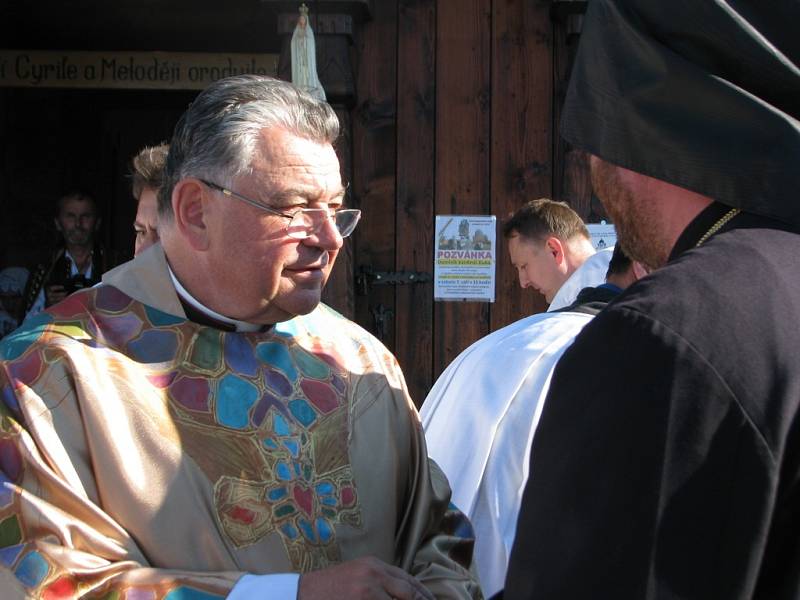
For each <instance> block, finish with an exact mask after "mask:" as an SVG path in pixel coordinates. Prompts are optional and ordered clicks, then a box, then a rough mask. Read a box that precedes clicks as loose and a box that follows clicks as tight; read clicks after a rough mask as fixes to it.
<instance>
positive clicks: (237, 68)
mask: <svg viewBox="0 0 800 600" xmlns="http://www.w3.org/2000/svg"><path fill="white" fill-rule="evenodd" d="M277 70H278V55H277V54H237V53H200V52H98V51H93V52H84V51H78V50H69V51H65V52H58V51H51V50H46V51H41V50H30V51H29V50H0V87H28V88H29V87H42V88H53V87H57V88H127V89H168V90H200V89H203V88H205V87H206V86H207V85H208V84H210V83H211V82H212V81H216V80H217V79H222V78H224V77H230V76H231V75H242V74H245V73H253V74H257V75H271V76H275V74H276V73H277Z"/></svg>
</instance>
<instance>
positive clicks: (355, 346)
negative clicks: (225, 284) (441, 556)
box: [0, 285, 472, 598]
mask: <svg viewBox="0 0 800 600" xmlns="http://www.w3.org/2000/svg"><path fill="white" fill-rule="evenodd" d="M26 325H27V326H26V327H25V328H23V329H21V330H19V331H18V332H17V333H15V334H13V335H12V336H10V337H8V338H6V339H5V340H4V341H3V343H2V345H0V358H2V359H3V360H4V361H5V363H4V367H5V368H4V370H0V386H2V387H0V389H2V395H3V396H2V397H3V401H4V406H3V405H0V406H2V410H3V411H4V415H3V416H4V418H3V429H2V431H0V461H2V462H0V466H1V467H2V472H3V473H5V475H6V478H7V480H8V481H10V482H11V483H12V484H13V486H6V487H4V488H0V489H1V490H3V491H2V492H0V566H5V567H6V568H7V569H9V570H10V571H12V572H13V573H14V574H15V575H16V578H17V580H18V581H20V582H22V583H23V584H24V586H25V587H27V588H31V589H35V590H39V591H42V590H45V591H46V590H52V591H53V593H55V592H58V591H59V590H73V592H74V593H75V594H77V593H78V592H82V591H86V590H88V589H90V590H92V591H93V592H95V593H97V592H100V591H102V590H104V589H107V590H108V593H109V594H110V595H109V598H111V597H114V596H113V594H119V593H122V592H124V591H125V590H134V589H135V590H138V591H140V592H142V593H143V592H144V591H145V590H149V591H150V592H152V593H153V595H152V596H148V598H150V597H152V598H172V597H175V598H177V597H180V598H195V597H197V598H205V597H220V596H222V597H224V595H225V594H226V593H227V591H228V590H229V589H230V587H231V586H232V585H233V584H234V583H235V581H236V580H237V579H238V577H239V576H240V575H241V574H242V572H251V573H270V572H289V571H292V572H306V571H309V570H314V569H319V568H324V567H326V566H330V565H333V564H336V563H339V562H341V561H342V560H347V559H350V558H354V557H355V556H360V555H364V554H374V555H376V556H379V557H381V558H382V559H383V560H386V561H387V562H390V563H395V564H398V563H405V565H404V568H407V569H408V568H411V569H413V568H414V567H413V565H414V563H415V560H416V558H415V557H414V555H415V554H424V552H423V553H420V550H422V548H423V547H424V546H425V544H422V543H420V542H422V538H421V536H429V535H430V532H425V531H423V530H419V531H411V532H405V533H404V532H403V530H402V528H403V527H405V528H408V525H407V524H405V523H404V521H408V523H410V524H411V529H412V530H414V529H418V526H417V525H414V523H415V522H417V521H419V522H420V523H421V522H423V521H424V520H427V519H428V518H429V516H428V515H429V514H431V510H434V513H436V511H438V512H439V514H440V515H444V510H445V508H444V507H446V498H438V497H437V494H434V493H432V490H431V489H430V485H431V483H430V479H429V478H430V474H429V472H428V471H427V459H424V460H423V464H424V468H423V469H422V470H420V468H419V463H417V464H414V463H415V461H416V459H418V457H419V448H417V447H416V444H417V442H416V441H415V438H416V437H419V438H421V432H419V431H418V429H419V427H418V423H416V422H415V415H413V413H409V412H407V409H406V407H403V410H402V411H400V413H399V414H401V415H402V414H403V413H406V414H405V415H404V416H403V418H402V419H400V420H399V421H397V422H396V423H395V425H394V426H393V427H396V428H397V432H398V434H399V435H398V438H399V443H398V441H397V440H395V441H393V443H392V444H388V452H387V447H386V446H387V445H386V444H385V440H386V438H387V437H388V436H387V435H386V434H384V435H382V436H381V437H380V439H381V440H383V441H384V443H383V446H384V447H379V446H376V442H375V441H373V439H372V438H371V437H370V436H372V435H374V433H373V430H375V429H376V428H375V423H376V422H378V423H382V422H385V423H387V424H389V423H391V419H393V418H394V415H395V414H397V413H398V408H399V407H398V404H400V405H404V404H410V401H409V400H408V398H407V395H406V393H405V388H404V384H403V382H402V375H401V374H400V372H399V369H398V368H397V366H396V361H394V359H393V357H391V355H390V354H389V353H388V352H387V351H386V350H385V349H383V348H382V346H380V345H377V346H376V345H375V344H374V343H373V342H371V341H370V339H368V338H369V334H367V333H366V332H363V330H361V329H360V328H358V327H357V326H355V325H354V324H352V323H350V322H349V321H347V320H346V319H344V318H343V317H341V316H340V315H338V314H337V313H335V312H334V311H332V310H330V309H328V308H327V307H324V306H320V307H318V308H317V309H316V310H315V311H314V312H313V313H311V314H310V315H307V316H304V317H298V318H295V319H293V320H291V321H288V322H285V323H281V324H277V325H275V326H273V328H272V329H271V330H270V331H267V332H256V333H237V332H225V331H221V330H218V329H214V328H212V327H208V326H204V325H199V324H197V323H194V322H191V321H188V320H186V319H185V318H183V317H181V316H176V315H173V314H170V313H167V312H164V311H162V310H159V309H157V308H154V307H153V306H150V305H148V304H145V303H143V302H140V301H138V300H134V299H133V298H132V297H131V296H129V295H127V294H126V293H124V292H123V291H121V290H120V289H118V288H116V287H112V286H111V285H104V286H100V287H97V288H93V289H90V290H87V291H86V292H81V293H78V294H74V295H72V296H70V297H69V298H68V299H67V300H65V301H64V302H62V303H60V304H58V305H56V306H54V307H52V308H51V309H50V310H48V312H47V313H43V314H42V315H40V316H38V317H36V318H35V320H30V321H28V323H27V324H26ZM398 399H399V400H400V402H398ZM387 402H388V404H387ZM381 404H385V405H386V407H385V408H388V409H389V410H388V412H387V413H386V414H383V411H384V410H385V408H382V407H381ZM387 416H388V417H390V420H388V421H387ZM408 417H411V418H410V419H409V418H408ZM376 419H377V420H376ZM362 422H363V426H362V425H360V423H362ZM354 423H356V425H354ZM22 427H25V429H23V428H22ZM28 433H29V434H30V437H28ZM375 433H380V430H376V431H375ZM31 440H32V441H33V444H31ZM359 440H361V442H359ZM34 444H35V448H30V446H31V445H34ZM364 445H366V446H373V447H375V448H376V450H375V455H374V456H362V454H363V452H359V458H358V465H360V466H358V467H357V469H360V471H359V472H360V473H361V475H360V478H359V476H356V470H357V469H356V468H354V465H353V463H352V461H351V453H352V452H353V448H361V447H364ZM422 449H423V450H424V445H423V446H422ZM398 450H400V451H399V452H398ZM421 456H423V457H424V456H425V454H424V452H423V453H422V454H421ZM408 458H411V459H412V460H411V462H409V460H408ZM373 462H374V467H372V466H371V463H373ZM364 465H368V468H367V469H365V468H364ZM371 468H374V469H375V472H368V469H371ZM389 469H394V470H395V471H396V472H392V471H391V470H389ZM386 473H389V475H388V476H387V475H386ZM420 475H421V476H423V477H424V478H425V479H427V480H428V482H429V483H428V484H427V485H426V486H423V487H424V488H426V489H427V492H424V493H423V494H422V495H420V493H419V492H417V491H414V490H413V489H412V491H411V493H412V496H410V497H408V498H404V496H406V495H408V494H409V493H410V492H409V490H408V489H407V488H408V487H409V483H411V484H413V482H414V481H416V479H417V478H418V477H419V476H420ZM0 476H2V475H0ZM413 485H420V483H419V482H417V483H416V484H413ZM16 486H18V488H21V489H26V490H36V491H35V492H34V493H35V495H36V496H40V497H41V498H42V505H41V506H38V505H37V506H36V507H34V508H31V507H30V506H28V505H27V503H26V502H25V501H24V495H23V496H20V494H19V493H15V492H11V491H9V490H11V489H14V487H16ZM363 486H366V489H367V490H368V493H367V495H368V497H369V498H370V499H369V504H370V506H371V507H372V508H371V509H370V511H369V512H368V513H367V514H366V515H365V513H364V510H363V501H362V496H363V493H362V487H363ZM378 499H381V500H382V501H377V500H378ZM420 500H424V502H423V504H426V506H423V505H422V504H420V505H419V506H416V505H417V504H418V502H419V501H420ZM432 501H433V504H432V503H431V502H432ZM439 505H443V506H439ZM65 506H66V510H64V507H65ZM417 510H419V511H420V512H419V513H417ZM62 512H66V514H62ZM398 513H399V514H398ZM43 516H44V518H45V520H51V521H52V524H50V525H49V526H48V527H45V528H44V529H45V530H46V531H44V532H42V531H38V530H37V525H36V523H35V520H36V519H42V518H43ZM451 518H452V517H451ZM381 527H382V528H383V529H385V530H383V531H382V530H381ZM399 533H400V535H398V534H399ZM342 536H344V537H342ZM43 538H50V539H49V542H50V544H52V545H53V547H57V546H59V545H63V546H68V547H70V548H74V549H75V551H74V552H73V551H69V552H67V553H66V555H62V554H61V553H60V552H53V551H52V550H53V548H51V547H48V545H47V544H44V545H43V542H42V539H43ZM402 538H406V539H407V540H409V541H411V540H413V541H412V542H411V544H410V546H409V547H407V548H397V547H396V543H397V540H398V539H402ZM462 541H463V540H462ZM406 545H408V544H406ZM414 546H416V547H417V548H416V550H414V549H413V547H414ZM408 550H412V552H411V553H409V552H408ZM429 558H432V557H429ZM432 560H433V562H437V560H438V559H436V558H432ZM449 560H450V559H449V558H447V559H446V561H449ZM130 561H133V562H134V563H135V564H133V565H131V562H130ZM426 561H427V562H430V560H428V559H426ZM139 566H145V567H156V569H153V568H148V569H138V568H136V567H139ZM465 566H466V565H465ZM417 568H419V567H417ZM92 569H97V571H93V574H92V576H91V577H89V578H88V580H87V581H84V580H83V577H82V575H83V574H84V573H85V572H86V571H87V570H92ZM160 569H170V574H169V575H165V573H164V571H163V570H160ZM98 572H99V575H98ZM467 575H468V574H467ZM467 579H468V577H467ZM470 585H472V584H470ZM170 594H173V595H170ZM174 594H183V595H178V596H174ZM198 594H199V595H198ZM204 594H205V595H204ZM208 594H211V596H208ZM99 595H100V596H101V597H102V594H99ZM45 596H46V594H45ZM46 597H51V596H46ZM52 597H62V596H58V595H56V596H52ZM64 597H70V596H69V595H67V596H64ZM117 597H119V598H124V597H125V596H124V595H123V596H117ZM137 597H138V596H137Z"/></svg>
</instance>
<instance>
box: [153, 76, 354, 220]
mask: <svg viewBox="0 0 800 600" xmlns="http://www.w3.org/2000/svg"><path fill="white" fill-rule="evenodd" d="M267 127H279V128H282V129H286V130H287V131H289V132H290V133H292V134H294V135H296V136H298V137H302V138H306V139H309V140H312V141H315V142H319V143H329V144H332V143H334V142H335V141H336V138H338V137H339V119H338V117H337V116H336V113H335V112H334V111H333V109H332V108H331V107H330V105H329V104H327V103H326V102H320V101H318V100H316V99H314V98H313V97H312V96H311V95H309V94H308V93H306V92H304V91H301V90H299V89H298V88H296V87H295V86H294V85H292V84H291V83H288V82H286V81H282V80H280V79H274V78H272V77H264V76H258V75H239V76H236V77H228V78H226V79H220V80H218V81H216V82H214V83H212V84H211V85H210V86H208V87H207V88H206V89H205V90H203V91H202V92H201V93H200V95H199V96H197V98H196V99H195V100H194V102H192V103H191V105H190V106H189V108H188V109H187V110H186V112H185V113H183V116H182V117H181V118H180V120H179V121H178V124H177V125H176V126H175V132H174V134H173V137H172V141H171V142H170V148H169V156H168V157H167V164H166V168H165V171H164V185H162V186H161V189H160V190H159V193H158V212H159V217H160V218H167V219H171V218H172V216H173V215H172V190H173V189H174V188H175V185H176V184H177V183H178V182H179V181H180V180H181V179H183V178H185V177H202V178H207V179H211V180H213V181H214V182H215V183H218V184H220V185H225V186H229V185H231V182H232V180H233V179H234V178H236V177H239V176H241V175H248V174H250V173H251V172H252V162H253V152H254V151H255V149H256V146H257V143H258V136H259V133H260V132H261V130H262V129H265V128H267Z"/></svg>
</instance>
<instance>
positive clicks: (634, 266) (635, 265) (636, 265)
mask: <svg viewBox="0 0 800 600" xmlns="http://www.w3.org/2000/svg"><path fill="white" fill-rule="evenodd" d="M631 270H632V271H633V275H634V277H636V279H635V281H639V280H640V279H641V278H642V277H644V276H645V275H649V274H650V269H648V268H647V267H645V266H644V265H643V264H642V263H640V262H638V261H636V260H632V261H631Z"/></svg>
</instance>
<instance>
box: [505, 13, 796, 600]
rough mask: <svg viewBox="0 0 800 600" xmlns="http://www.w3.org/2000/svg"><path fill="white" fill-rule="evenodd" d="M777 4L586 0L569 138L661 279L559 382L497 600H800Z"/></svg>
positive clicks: (782, 55)
mask: <svg viewBox="0 0 800 600" xmlns="http://www.w3.org/2000/svg"><path fill="white" fill-rule="evenodd" d="M798 16H800V15H798V3H797V2H796V1H790V0H774V1H773V0H771V1H769V2H764V1H763V0H748V1H745V0H727V1H725V0H716V1H714V2H712V1H710V0H672V1H670V2H663V1H659V0H592V2H590V3H589V9H588V12H587V15H586V18H585V21H584V29H583V33H582V39H581V42H580V48H579V51H578V56H577V58H576V64H575V67H574V70H573V74H572V79H571V83H570V90H569V93H568V97H567V100H566V105H565V109H564V121H563V131H564V135H565V137H566V138H567V140H569V141H570V142H571V143H572V144H574V145H575V146H577V147H579V148H581V149H583V150H586V151H587V152H589V153H590V154H591V166H592V180H593V185H594V187H595V191H596V193H597V195H598V196H599V197H600V198H601V200H602V201H603V203H604V205H605V207H606V209H607V211H608V213H609V215H610V216H611V217H612V219H613V221H614V223H615V225H616V227H617V232H618V236H619V243H620V244H622V246H623V248H625V250H626V251H627V252H628V254H630V255H631V257H632V258H634V259H636V260H639V261H641V262H644V263H645V264H647V265H649V266H650V267H655V268H657V270H656V271H655V272H653V273H652V274H651V275H650V276H648V277H646V278H644V279H643V280H641V281H639V282H638V283H636V284H634V285H633V286H631V287H629V288H628V289H627V290H626V291H625V292H624V293H623V294H622V295H621V296H619V297H618V298H617V300H615V301H614V302H612V303H611V304H610V305H609V306H608V307H607V308H606V309H605V310H604V311H603V312H601V313H600V315H599V316H598V317H596V318H595V319H594V321H593V322H592V323H590V324H589V325H588V326H587V327H586V328H585V329H584V330H583V332H582V333H581V335H580V336H579V337H578V338H577V340H576V341H575V344H574V345H573V346H572V347H571V349H570V350H569V351H567V353H566V354H565V355H564V357H563V358H562V360H561V361H560V363H559V365H558V367H557V369H556V372H555V375H554V380H553V384H552V386H551V389H550V394H549V396H548V399H547V402H546V404H545V409H544V413H543V416H542V421H541V423H540V426H539V430H538V432H537V434H536V437H535V439H534V443H533V450H532V455H531V456H532V459H531V473H532V474H535V475H534V476H532V477H531V479H530V480H529V484H528V487H527V489H526V491H525V495H524V498H523V504H522V510H521V513H520V518H519V522H518V527H517V537H516V541H515V545H514V547H513V550H512V554H511V559H510V564H509V572H508V577H507V580H506V589H505V598H507V599H513V600H517V599H522V598H537V599H548V598H558V599H562V598H563V599H570V600H572V599H578V598H614V599H628V598H636V599H637V600H638V599H642V598H698V599H704V600H705V599H711V598H724V599H726V600H727V599H739V598H769V599H776V598H798V597H800V410H799V407H800V235H798V231H800V201H799V200H798V194H799V193H800V124H799V123H798V117H800V70H799V69H798V66H797V65H798V62H799V61H798V59H799V58H800V36H798V35H797V33H796V27H797V26H796V23H797V18H798Z"/></svg>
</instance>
